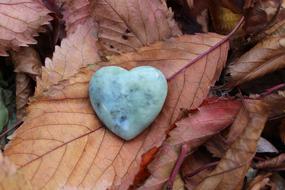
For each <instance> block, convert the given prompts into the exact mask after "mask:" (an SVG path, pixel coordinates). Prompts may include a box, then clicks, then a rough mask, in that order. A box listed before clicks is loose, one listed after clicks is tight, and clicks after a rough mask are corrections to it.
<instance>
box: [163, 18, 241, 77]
mask: <svg viewBox="0 0 285 190" xmlns="http://www.w3.org/2000/svg"><path fill="white" fill-rule="evenodd" d="M243 22H244V17H241V19H240V21H239V22H238V23H237V25H236V26H235V28H234V29H233V30H232V31H231V32H230V33H229V34H228V35H227V36H226V37H225V38H223V39H222V40H221V41H219V42H218V43H217V44H216V45H214V46H212V47H211V48H210V49H208V50H207V51H205V52H204V53H202V54H201V55H199V56H198V57H196V58H195V59H193V60H192V61H190V62H189V63H188V64H186V65H184V66H183V67H182V68H181V69H179V70H178V71H176V72H175V73H174V74H173V75H171V76H169V77H168V78H167V80H171V79H173V78H174V77H175V76H176V75H178V74H179V73H180V72H181V71H183V70H185V69H186V68H187V67H189V66H190V65H192V64H194V63H196V62H197V61H198V60H200V59H202V58H203V57H204V56H206V55H208V54H209V53H211V52H212V51H214V50H215V49H216V48H218V47H219V46H220V45H222V44H223V43H225V42H226V41H228V40H229V39H230V37H231V36H232V35H233V34H234V33H235V32H236V31H237V30H238V29H239V27H240V26H241V25H242V23H243Z"/></svg>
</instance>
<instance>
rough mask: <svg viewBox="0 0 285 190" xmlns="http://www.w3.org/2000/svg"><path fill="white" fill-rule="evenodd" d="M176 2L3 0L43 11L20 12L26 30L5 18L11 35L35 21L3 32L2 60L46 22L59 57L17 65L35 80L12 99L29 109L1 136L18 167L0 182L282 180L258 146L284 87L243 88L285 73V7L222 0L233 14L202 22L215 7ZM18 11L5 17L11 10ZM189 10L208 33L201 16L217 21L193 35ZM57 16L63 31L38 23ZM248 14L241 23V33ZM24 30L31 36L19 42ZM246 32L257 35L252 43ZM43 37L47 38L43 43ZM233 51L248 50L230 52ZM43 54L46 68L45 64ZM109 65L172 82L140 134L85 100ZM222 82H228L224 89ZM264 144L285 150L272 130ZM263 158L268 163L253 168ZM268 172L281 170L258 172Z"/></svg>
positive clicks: (138, 185)
mask: <svg viewBox="0 0 285 190" xmlns="http://www.w3.org/2000/svg"><path fill="white" fill-rule="evenodd" d="M15 2H16V1H15ZM15 2H14V3H15ZM181 2H182V1H181ZM181 2H180V3H179V4H178V3H177V4H175V3H171V4H170V3H169V2H168V1H162V0H155V1H145V2H143V1H140V0H128V1H127V0H121V1H113V0H96V1H90V2H89V1H87V0H80V1H74V0H63V1H51V0H50V1H46V2H45V4H42V3H40V2H38V1H29V2H27V1H25V2H22V1H20V0H19V2H17V3H18V4H15V5H14V4H13V3H12V1H9V2H7V3H6V4H3V3H2V4H1V3H0V13H4V12H5V11H4V9H3V7H8V6H10V7H8V8H11V10H13V9H14V8H13V6H19V7H20V6H24V8H23V9H26V8H27V7H28V11H34V10H43V11H38V12H39V13H38V14H34V15H32V16H31V17H29V18H28V17H26V15H25V14H28V13H29V12H28V11H26V12H25V11H24V14H23V15H18V17H17V18H19V19H20V20H21V19H24V20H25V21H28V22H27V23H26V25H21V26H20V25H19V23H17V22H15V21H13V20H10V21H8V22H7V23H9V24H11V25H9V27H12V26H13V25H14V28H12V30H11V31H15V30H16V29H17V27H18V28H20V27H21V28H23V27H26V28H27V29H28V28H29V27H31V26H32V30H31V29H28V30H26V31H25V32H22V33H19V35H18V36H16V38H15V41H14V42H15V43H14V42H13V43H12V42H11V41H9V40H11V39H9V38H8V37H7V35H11V34H9V33H8V32H3V34H2V33H0V40H1V39H3V40H2V42H3V43H2V44H4V46H3V45H2V47H0V52H2V53H1V54H2V55H6V56H7V55H8V54H7V51H11V57H12V58H13V56H14V57H15V55H17V54H19V55H20V54H21V49H20V48H19V46H26V45H27V44H31V43H35V42H36V41H35V40H34V39H33V37H34V36H35V35H36V33H37V32H44V31H45V27H46V28H47V27H50V28H49V31H53V32H54V36H57V37H56V39H59V42H60V44H58V46H56V47H55V50H54V53H53V56H52V57H49V55H48V54H47V55H43V54H42V52H44V51H42V50H41V51H40V53H41V57H40V58H39V57H38V58H36V59H35V61H29V57H33V54H34V53H27V56H24V57H21V56H19V57H18V58H17V61H14V62H15V63H16V65H15V71H16V72H18V73H17V78H16V79H17V80H16V81H15V82H16V87H17V89H18V88H20V87H21V85H23V84H29V85H30V86H29V87H25V88H24V89H29V90H30V92H29V93H24V92H23V93H24V94H25V95H26V96H25V98H24V99H25V101H24V103H22V104H21V103H20V102H19V101H17V103H16V105H17V106H18V107H19V108H21V110H24V111H23V112H25V113H26V116H25V117H24V123H23V124H21V123H19V122H18V123H17V124H15V125H14V126H13V127H12V129H13V128H16V127H19V125H21V126H20V127H19V128H18V129H17V130H16V131H15V132H13V135H12V136H11V137H9V139H8V138H7V134H8V132H9V131H10V129H6V128H5V127H4V130H3V132H2V134H1V135H0V137H1V139H2V140H3V139H4V138H5V139H4V142H7V141H9V143H8V144H6V146H5V150H4V152H3V154H4V157H3V159H4V160H8V159H9V162H11V163H13V164H4V165H3V164H2V165H1V166H0V167H1V168H8V170H10V169H11V170H13V171H15V173H14V174H13V175H11V176H8V177H4V178H2V179H4V180H1V178H0V184H1V187H2V186H3V187H4V189H5V188H7V189H15V187H17V186H20V185H21V186H23V187H26V189H28V188H30V187H32V188H34V189H41V188H45V189H58V188H64V189H66V188H67V189H69V188H82V189H123V190H124V189H162V188H168V189H185V188H186V189H241V188H243V187H248V188H251V189H253V188H262V187H266V186H273V185H274V184H276V183H277V181H276V180H279V181H280V180H282V177H278V178H277V177H276V175H277V174H278V172H280V171H281V172H282V164H281V163H282V159H283V154H282V153H281V154H280V155H277V156H276V158H272V159H268V157H266V156H264V157H263V156H261V157H262V158H260V157H259V155H258V154H259V153H258V154H256V151H257V145H258V142H259V141H258V140H259V138H260V137H261V134H262V132H263V131H265V129H266V126H267V125H268V123H270V122H279V121H280V120H282V118H283V117H284V115H285V114H284V110H285V109H284V107H285V106H284V105H285V104H283V102H284V100H285V98H284V92H282V89H283V88H284V86H285V85H284V81H282V80H279V79H278V80H279V83H278V84H275V86H272V87H271V88H269V89H262V87H258V86H257V87H256V88H260V91H264V92H263V93H260V94H251V92H250V91H245V90H244V88H243V85H244V83H250V82H251V81H252V80H253V79H260V78H261V80H263V79H262V77H263V76H264V75H267V74H268V73H270V72H275V73H278V72H282V69H283V66H284V65H283V62H282V56H283V54H284V52H283V49H284V48H283V46H284V42H283V41H284V40H283V32H282V28H283V24H282V22H283V21H282V19H281V18H282V11H283V6H281V5H280V7H281V8H280V15H281V16H280V15H278V11H276V10H275V9H276V5H277V4H276V2H277V1H274V2H273V0H272V2H270V0H268V2H265V1H264V2H258V4H251V3H250V1H247V2H245V4H244V10H245V12H243V11H241V7H242V6H241V4H239V3H237V4H235V3H233V2H228V1H223V2H221V3H218V4H216V5H215V6H217V7H218V9H220V8H222V9H227V11H225V12H221V13H218V14H216V13H215V14H209V15H207V16H204V17H203V19H206V20H207V19H208V21H206V22H205V21H203V22H200V21H199V19H201V17H199V16H200V15H202V11H204V10H207V9H209V10H210V12H211V11H212V10H213V9H212V8H213V7H212V6H213V5H211V4H210V3H209V2H208V1H205V2H204V4H203V5H199V4H196V3H195V2H192V1H187V2H185V3H186V4H187V3H188V5H190V8H191V9H195V8H196V7H195V6H202V8H198V9H197V13H195V14H186V13H185V12H183V11H185V9H183V11H181V12H179V9H177V7H175V8H173V10H172V7H168V6H169V5H171V6H181V5H183V3H181ZM11 3H12V4H11ZM186 4H184V5H186ZM26 5H27V6H26ZM1 6H2V9H1ZM25 6H26V7H25ZM45 6H46V7H45ZM255 6H256V7H255ZM248 7H251V8H253V9H254V8H257V7H262V10H263V11H264V12H263V14H268V15H267V18H269V19H267V20H266V22H268V23H266V25H264V26H263V27H260V28H259V30H261V31H262V30H263V31H265V30H266V31H265V33H267V34H269V33H271V34H269V35H268V36H265V37H264V36H263V37H260V36H259V35H258V34H257V33H256V31H255V30H254V31H253V30H252V29H250V27H251V25H250V23H251V22H253V20H250V19H253V18H254V17H253V16H254V15H255V14H256V15H258V14H259V13H256V12H254V11H253V9H250V11H251V12H250V14H247V13H246V11H249V9H248ZM272 7H274V11H275V12H274V11H273V9H272ZM181 10H182V9H181ZM186 10H187V9H186ZM270 10H272V11H270ZM199 11H200V12H199ZM231 11H232V13H231ZM12 12H13V11H12ZM12 12H11V13H10V15H8V16H11V15H13V14H14V13H12ZM177 14H180V17H177ZM183 14H186V15H187V17H188V18H191V19H193V21H197V23H196V24H198V25H199V24H202V25H201V27H204V30H203V31H208V29H206V30H205V27H206V25H205V23H208V22H209V20H211V19H212V20H213V21H214V22H213V23H214V25H215V26H212V28H211V26H209V30H210V31H211V32H206V33H197V34H193V35H189V34H187V32H185V31H187V30H185V27H187V26H188V24H186V22H185V21H182V22H181V20H179V19H182V18H183V17H181V15H183ZM231 14H236V15H238V18H242V19H241V20H240V21H239V23H237V22H236V21H234V20H235V19H233V20H231V21H230V20H226V19H225V18H226V17H227V16H226V15H231ZM275 14H276V15H275ZM61 15H62V16H61ZM186 15H185V16H186ZM274 15H275V16H274ZM173 17H174V18H175V19H178V20H174V19H173ZM275 17H276V20H274V18H275ZM52 18H53V19H54V21H58V22H59V21H60V22H61V21H62V22H65V31H60V30H63V29H61V28H53V27H54V26H56V25H54V24H50V25H47V26H44V27H43V25H46V24H49V23H48V21H50V20H51V19H52ZM256 18H260V17H256ZM33 19H34V21H35V22H34V23H32V24H31V23H29V21H30V20H33ZM244 20H245V22H246V25H244V27H243V29H242V28H241V25H242V24H243V23H244ZM54 21H52V22H54ZM176 21H177V22H176ZM232 22H234V23H232ZM269 22H270V23H269ZM177 23H179V24H177ZM196 26H197V25H196ZM224 26H227V27H228V28H229V29H230V30H231V31H232V32H230V33H229V34H228V35H227V36H223V35H219V34H217V33H219V32H220V30H219V27H224ZM233 26H235V28H233ZM271 26H272V28H273V29H272V28H270V27H271ZM9 27H8V25H7V26H5V27H2V29H7V28H9ZM207 27H208V26H207ZM207 27H206V28H207ZM180 28H183V30H182V31H183V33H182V32H181V29H180ZM0 30H1V28H0ZM191 30H195V27H192V28H191ZM237 30H238V32H237ZM3 31H4V30H3ZM5 31H6V30H5ZM197 31H199V30H197ZM200 31H201V30H200ZM228 31H229V30H228ZM64 32H66V37H65V38H63V39H62V41H60V40H61V38H58V34H60V33H61V34H62V33H64ZM4 34H5V35H4ZM21 35H25V38H26V39H27V40H24V41H23V38H21ZM248 36H253V39H259V40H257V42H254V41H250V43H248V39H249V38H248ZM255 36H256V38H254V37H255ZM41 37H42V36H41V34H40V36H39V37H38V38H41ZM234 37H235V38H239V39H240V43H238V44H237V45H238V46H239V47H233V46H232V45H233V43H232V41H230V39H232V38H234ZM257 37H258V38H257ZM38 38H37V39H38ZM260 38H262V39H260ZM7 40H8V41H7ZM55 41H57V40H55ZM254 43H255V44H254ZM6 44H8V45H6ZM11 44H13V45H11ZM252 44H254V45H253V46H251V47H250V45H252ZM245 46H247V47H246V48H244V47H245ZM33 47H35V49H34V50H35V51H38V50H39V49H43V50H44V48H45V47H44V46H42V44H40V43H39V44H37V45H33ZM19 50H20V51H19ZM229 50H233V51H229ZM15 51H18V52H15ZM237 51H239V52H237ZM232 52H237V54H239V55H241V56H238V57H237V56H234V55H233V54H232ZM9 53H10V52H9ZM35 53H36V52H35ZM43 58H44V59H45V64H42V62H41V61H40V59H43ZM233 58H235V59H234V60H233ZM25 60H27V61H26V63H25ZM0 62H3V63H4V64H11V63H9V62H11V61H10V60H9V58H5V59H0ZM229 63H230V64H229ZM33 64H35V65H36V68H37V69H36V70H39V71H40V70H42V71H41V74H39V73H40V72H38V71H37V72H34V69H33V68H34V66H33ZM108 65H116V66H121V67H123V68H126V69H131V68H134V67H138V66H143V65H149V66H153V67H156V68H158V69H160V70H161V71H162V72H163V73H164V75H165V76H166V78H167V80H168V87H169V93H168V97H167V100H166V103H165V105H164V107H163V109H162V111H161V113H160V115H159V116H158V117H157V118H156V120H155V121H154V122H153V124H152V125H151V127H150V128H148V129H147V130H146V131H144V132H143V133H142V134H141V135H140V136H139V137H137V138H135V139H134V140H133V141H129V142H127V141H123V140H121V139H119V138H118V137H116V136H114V135H113V134H112V133H110V132H109V131H108V130H106V129H105V128H104V126H103V125H102V123H101V122H100V121H99V120H98V118H97V117H96V114H95V113H94V111H93V109H92V107H91V105H90V103H89V98H88V83H89V80H90V78H91V76H92V74H93V73H94V72H95V71H96V70H98V69H99V68H101V67H104V66H108ZM5 67H6V66H4V67H2V68H5ZM224 68H225V69H224ZM23 74H24V75H23ZM225 74H226V75H229V76H226V75H225ZM21 75H22V76H21ZM31 75H32V78H35V76H36V82H34V81H33V80H31V79H29V81H26V82H24V83H23V82H21V81H23V79H24V78H23V77H27V76H29V77H30V76H31ZM19 76H21V77H22V80H20V79H21V78H19ZM276 80H277V79H276ZM221 84H222V85H221ZM219 85H221V87H222V88H217V87H219ZM212 87H215V88H216V89H212ZM224 87H227V88H224ZM239 87H241V88H239ZM22 89H23V88H22ZM34 91H35V95H32V94H33V93H32V92H34ZM276 92H278V93H276ZM17 96H18V97H19V95H17ZM21 105H23V106H21ZM10 114H11V112H10V111H9V115H10ZM20 118H23V116H21V117H20ZM280 126H282V125H280ZM264 128H265V129H264ZM10 134H11V132H10ZM265 136H266V135H265ZM281 138H282V135H281ZM262 142H268V143H263V144H262V143H260V144H259V148H258V150H260V149H261V150H266V146H267V147H268V145H269V144H270V143H272V144H273V145H272V146H273V147H274V146H276V147H278V149H279V148H280V146H283V144H282V145H280V144H276V142H275V141H272V139H269V138H268V137H267V136H266V138H264V140H263V141H262ZM217 147H222V149H219V148H217ZM267 149H268V148H267ZM271 149H272V148H271ZM275 152H276V151H275ZM275 154H279V153H275ZM1 158H2V157H1ZM199 158H201V161H200V162H199ZM256 159H257V160H262V161H260V162H258V163H256ZM189 160H192V161H193V162H192V161H191V162H190V163H193V164H194V166H193V167H192V166H191V167H190V168H189ZM276 160H277V161H276ZM279 160H281V161H279ZM278 161H279V162H278ZM187 163H188V166H187ZM13 165H15V166H13ZM251 167H253V168H255V170H256V171H257V173H256V174H253V177H252V180H251V181H249V182H246V181H244V179H246V178H248V177H247V176H248V173H249V172H250V169H251ZM272 168H274V169H275V170H274V172H275V173H274V175H272V174H271V173H267V174H266V175H263V174H262V173H259V172H261V171H264V170H265V171H267V170H268V171H269V170H270V169H272ZM279 169H280V170H279ZM3 171H6V170H3ZM180 171H182V174H181V173H180ZM205 171H208V173H207V172H205ZM271 172H272V171H271ZM0 175H1V176H3V175H4V176H5V175H6V174H5V173H4V174H3V175H2V174H0ZM232 176H235V177H234V179H233V178H232ZM228 178H231V179H228Z"/></svg>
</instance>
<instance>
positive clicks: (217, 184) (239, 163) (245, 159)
mask: <svg viewBox="0 0 285 190" xmlns="http://www.w3.org/2000/svg"><path fill="white" fill-rule="evenodd" d="M244 107H245V109H244V110H245V111H246V114H244V113H243V112H240V113H239V115H243V116H242V117H239V116H238V117H237V118H238V119H239V120H243V122H240V123H238V122H235V123H234V124H233V125H237V124H242V125H245V126H246V127H245V128H244V131H243V132H242V134H241V135H240V136H239V137H238V138H237V139H236V140H235V142H234V143H233V144H232V145H231V146H230V148H229V149H228V150H227V152H226V153H225V155H224V156H223V157H222V159H221V161H220V162H219V164H218V165H217V167H216V169H215V170H214V171H213V172H211V173H210V174H209V175H208V177H206V178H205V179H204V180H203V181H202V182H201V183H200V184H199V185H198V186H197V187H196V188H195V190H204V189H221V190H223V189H227V190H231V189H235V190H236V189H241V187H242V185H243V180H244V176H245V175H246V173H247V170H248V168H249V166H250V163H251V160H252V158H253V156H254V154H255V151H256V145H257V141H258V139H259V137H260V135H261V132H262V130H263V128H264V126H265V122H266V121H267V117H268V109H267V104H265V103H264V102H262V101H260V100H245V101H244Z"/></svg>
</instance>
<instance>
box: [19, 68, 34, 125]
mask: <svg viewBox="0 0 285 190" xmlns="http://www.w3.org/2000/svg"><path fill="white" fill-rule="evenodd" d="M32 94H33V85H32V79H31V78H30V77H29V76H28V75H27V74H24V73H17V75H16V108H17V110H16V117H17V119H18V120H22V119H23V118H24V116H25V115H26V107H27V105H28V101H29V98H30V96H31V95H32Z"/></svg>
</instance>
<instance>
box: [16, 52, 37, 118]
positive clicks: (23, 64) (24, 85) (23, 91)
mask: <svg viewBox="0 0 285 190" xmlns="http://www.w3.org/2000/svg"><path fill="white" fill-rule="evenodd" d="M11 57H12V60H13V62H14V63H15V72H16V73H17V75H16V107H17V119H19V120H21V119H23V117H24V116H25V109H26V106H27V104H28V100H29V97H30V96H31V95H32V94H33V92H34V88H33V85H32V80H33V79H32V78H35V77H36V76H40V74H41V67H42V63H41V60H40V57H39V55H38V53H37V52H36V50H35V49H33V48H32V47H25V48H21V49H20V50H19V51H18V52H12V53H11Z"/></svg>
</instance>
